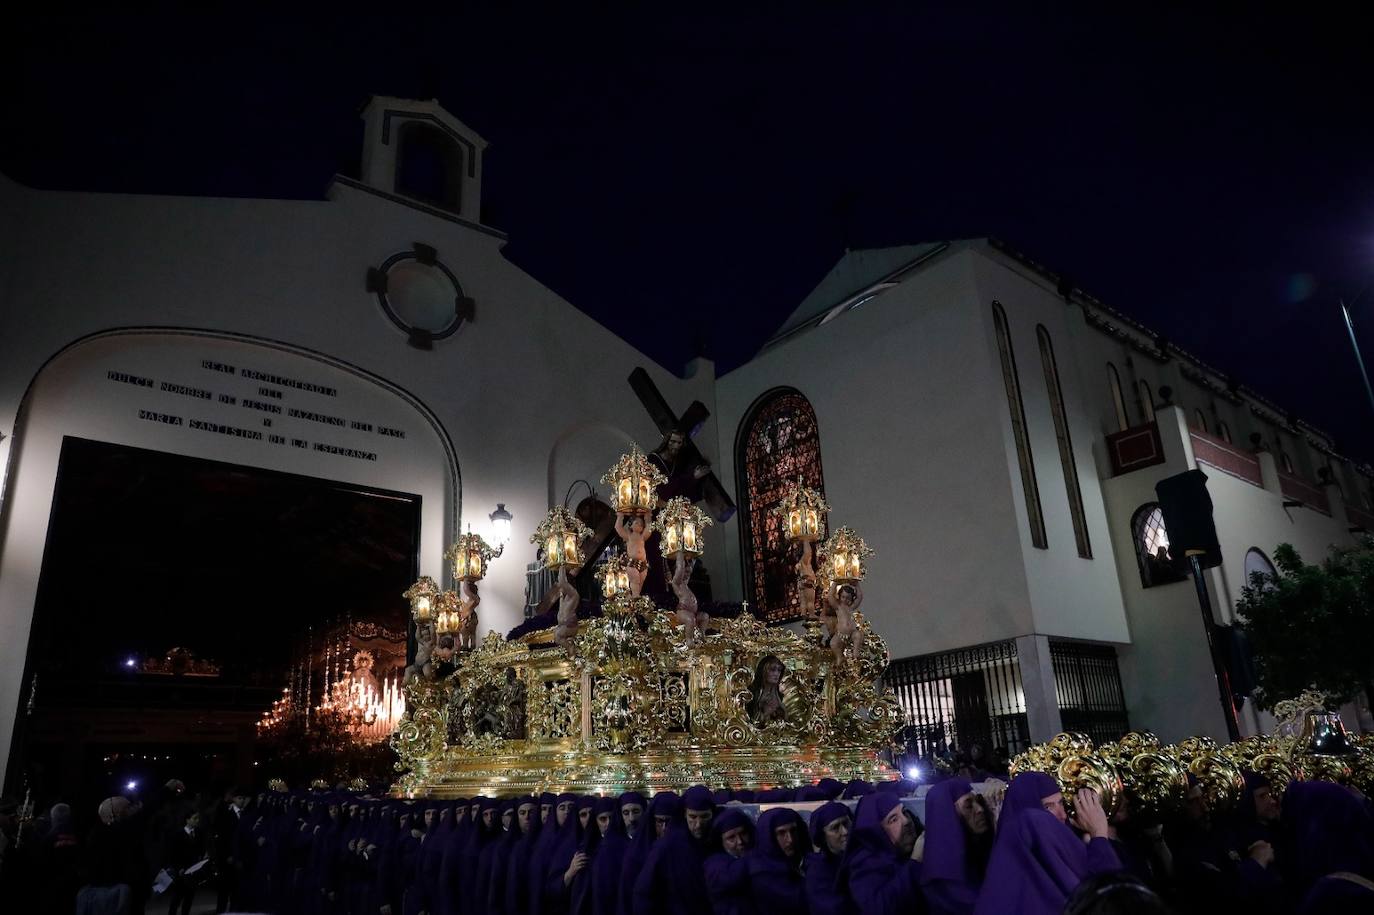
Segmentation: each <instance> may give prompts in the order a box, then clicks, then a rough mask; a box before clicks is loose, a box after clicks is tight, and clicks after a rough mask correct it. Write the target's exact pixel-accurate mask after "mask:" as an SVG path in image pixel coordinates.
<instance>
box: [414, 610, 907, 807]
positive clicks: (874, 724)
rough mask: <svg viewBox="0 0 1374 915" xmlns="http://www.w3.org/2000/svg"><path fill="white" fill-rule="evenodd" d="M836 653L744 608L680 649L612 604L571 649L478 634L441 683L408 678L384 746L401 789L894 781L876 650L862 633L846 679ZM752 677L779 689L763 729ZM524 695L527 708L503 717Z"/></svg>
mask: <svg viewBox="0 0 1374 915" xmlns="http://www.w3.org/2000/svg"><path fill="white" fill-rule="evenodd" d="M831 657H832V656H831V654H830V652H828V651H826V650H825V649H824V648H823V647H822V646H820V645H817V644H815V643H814V642H808V641H806V640H804V639H803V638H801V637H799V636H798V635H796V634H795V633H793V632H791V631H790V630H787V629H783V628H776V627H769V626H766V625H764V624H763V623H761V622H760V621H759V620H757V619H755V618H754V617H753V616H752V615H751V614H748V613H747V612H746V613H742V614H741V615H740V616H739V617H737V618H735V619H731V620H724V621H721V623H720V624H719V631H718V632H716V633H713V634H711V635H710V636H708V637H707V638H706V639H704V640H702V641H700V642H699V643H697V644H693V645H690V646H684V645H683V643H682V640H681V639H680V638H678V637H676V633H675V631H674V629H673V627H672V625H671V621H670V618H669V617H668V615H667V614H666V613H664V612H663V611H661V610H658V609H657V608H655V607H654V606H653V604H652V602H650V601H648V600H647V599H645V598H635V599H631V598H628V597H626V598H624V599H618V600H613V601H611V602H610V604H609V605H608V606H607V607H606V608H605V612H604V615H603V616H602V617H601V618H599V619H595V620H592V621H589V622H588V623H586V624H585V625H583V626H582V627H581V629H580V632H579V633H578V636H577V640H576V646H575V651H574V652H572V654H571V655H569V654H568V653H567V652H565V651H564V650H563V649H562V648H559V647H556V646H553V645H548V644H546V643H543V642H540V641H538V640H531V641H530V642H524V641H515V642H507V641H505V640H504V639H502V638H501V637H500V636H497V635H489V636H488V637H487V638H486V639H485V640H484V641H483V642H482V644H481V646H480V647H479V648H478V649H477V650H475V651H473V652H470V653H468V654H467V655H465V656H464V657H463V659H462V660H461V661H460V663H459V666H458V669H457V670H456V671H455V673H454V674H453V676H452V677H451V678H449V680H448V681H446V682H444V683H442V684H440V683H437V682H430V681H422V682H419V683H417V684H416V688H415V689H414V690H413V691H412V693H411V695H410V696H409V697H408V698H409V699H410V709H411V710H410V713H409V715H408V717H407V719H406V722H405V723H404V724H403V725H402V727H401V728H400V729H399V730H398V731H397V734H396V736H395V737H394V738H393V742H394V743H395V745H396V747H397V750H398V752H399V753H401V756H402V766H403V770H404V771H405V773H406V774H405V776H404V777H403V778H402V779H401V781H400V783H399V784H398V789H399V790H403V791H406V792H409V793H433V794H438V795H443V794H454V795H457V794H470V793H493V792H496V793H511V792H523V791H540V790H568V789H573V790H587V791H598V792H600V791H611V790H625V789H628V788H631V787H638V788H649V789H651V790H656V789H658V788H665V787H669V786H681V785H683V784H687V783H691V782H705V783H709V784H735V785H739V786H742V787H743V786H758V785H787V784H799V783H801V782H802V781H803V780H814V779H817V778H822V777H826V776H831V777H835V778H842V779H850V778H882V777H891V771H890V770H888V769H886V768H885V767H884V766H883V765H882V763H881V762H879V760H878V756H877V752H876V748H878V747H880V746H882V745H883V744H884V743H885V741H886V740H887V739H888V738H889V737H890V735H891V733H892V732H893V731H894V730H895V729H896V727H897V726H898V724H899V723H900V720H899V718H897V717H896V716H895V714H889V710H888V705H887V704H886V703H887V702H888V700H887V698H886V697H884V695H883V694H882V693H881V692H880V691H879V690H878V689H877V687H876V686H875V682H871V681H870V680H869V679H867V678H870V677H871V680H872V681H876V680H877V676H878V674H880V673H881V671H882V669H883V667H885V665H886V660H887V649H886V646H885V645H884V644H883V642H882V640H881V639H878V638H877V637H870V638H869V639H868V640H866V642H865V647H864V651H863V653H862V655H861V657H859V658H857V659H854V662H852V663H851V662H847V663H846V664H845V665H844V669H843V670H841V671H835V670H832V667H833V664H832V662H831ZM761 668H762V669H763V674H764V677H763V681H762V682H764V683H765V684H766V685H767V686H768V688H769V689H770V690H773V691H774V692H772V693H771V694H770V696H771V698H770V703H771V705H770V708H771V709H772V711H771V714H770V715H769V716H768V717H767V720H755V718H754V717H751V713H750V709H751V705H752V706H754V707H757V705H758V703H757V702H756V701H755V696H756V693H758V692H759V691H760V690H759V687H758V686H757V685H756V684H755V681H756V679H758V678H759V676H760V669H761ZM517 693H519V695H517ZM521 697H523V700H524V702H523V714H519V713H517V712H516V711H513V709H515V708H517V707H520V702H519V699H520V698H521ZM892 708H894V709H895V706H892ZM446 736H447V737H448V739H447V740H445V739H444V738H445V737H446ZM865 741H866V743H865Z"/></svg>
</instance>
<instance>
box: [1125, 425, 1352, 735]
mask: <svg viewBox="0 0 1374 915" xmlns="http://www.w3.org/2000/svg"><path fill="white" fill-rule="evenodd" d="M1158 422H1159V429H1160V439H1161V442H1162V444H1163V446H1164V454H1165V457H1166V461H1165V463H1163V464H1159V465H1155V466H1153V467H1149V468H1146V469H1144V470H1138V471H1135V472H1133V473H1128V474H1125V475H1123V476H1119V477H1115V478H1112V479H1109V480H1106V481H1105V482H1104V484H1103V489H1104V492H1105V493H1106V496H1107V510H1108V515H1109V517H1110V518H1111V533H1112V540H1113V543H1114V551H1115V554H1116V564H1117V568H1118V570H1119V572H1120V579H1121V583H1122V593H1123V596H1124V598H1125V602H1126V606H1127V609H1128V613H1129V619H1130V629H1131V644H1130V645H1129V646H1126V647H1123V648H1122V649H1121V650H1120V664H1121V677H1122V686H1123V688H1124V689H1125V692H1126V700H1127V707H1128V708H1129V709H1130V715H1131V725H1132V727H1136V728H1145V729H1148V730H1152V731H1154V732H1155V733H1156V734H1157V735H1159V737H1160V738H1161V739H1163V740H1166V741H1172V740H1178V739H1180V738H1183V737H1187V736H1189V735H1192V734H1206V735H1209V736H1212V737H1214V738H1216V739H1218V740H1222V741H1224V740H1226V739H1227V736H1226V724H1225V719H1224V717H1223V715H1222V712H1221V705H1220V700H1219V698H1218V695H1217V688H1216V678H1215V675H1214V674H1213V670H1212V662H1211V658H1210V657H1209V655H1208V653H1207V643H1206V639H1205V636H1204V634H1203V629H1202V626H1203V623H1202V613H1201V610H1200V609H1199V606H1198V598H1197V592H1196V589H1195V587H1194V585H1193V582H1192V580H1191V579H1189V580H1187V581H1183V582H1177V583H1173V584H1167V585H1156V586H1155V587H1152V588H1148V589H1147V588H1144V587H1142V586H1141V583H1140V572H1139V567H1138V565H1137V560H1136V555H1135V543H1134V540H1133V538H1132V534H1131V518H1132V516H1133V515H1134V514H1135V511H1136V509H1138V508H1139V507H1140V506H1141V505H1143V504H1145V503H1147V502H1154V501H1157V499H1156V496H1155V491H1154V487H1155V484H1156V483H1157V482H1159V480H1161V479H1163V478H1165V477H1168V476H1172V475H1174V474H1177V473H1182V472H1183V471H1185V470H1191V469H1193V468H1195V467H1198V466H1199V465H1198V464H1197V463H1196V461H1195V460H1194V458H1193V452H1192V446H1191V442H1190V440H1189V438H1188V429H1187V417H1186V415H1185V413H1184V412H1183V410H1182V409H1181V408H1178V407H1171V408H1169V407H1166V408H1162V409H1161V410H1160V411H1159V419H1158ZM1200 466H1201V469H1202V471H1203V472H1204V473H1206V474H1207V491H1208V494H1209V495H1210V496H1211V499H1212V507H1213V520H1214V522H1215V524H1216V529H1217V540H1218V542H1219V543H1220V544H1221V554H1222V564H1221V565H1220V566H1219V567H1217V568H1216V569H1212V570H1210V571H1209V573H1208V575H1207V579H1208V586H1209V594H1210V595H1211V602H1212V607H1213V616H1214V618H1215V619H1216V621H1217V622H1219V623H1231V622H1234V621H1235V602H1236V600H1238V599H1239V598H1240V589H1241V587H1243V585H1244V576H1245V554H1246V553H1247V552H1248V551H1249V550H1250V548H1251V547H1258V548H1259V549H1261V550H1263V551H1264V553H1265V554H1266V555H1267V556H1270V557H1271V559H1272V556H1273V549H1274V547H1275V546H1276V545H1278V544H1279V543H1291V544H1293V545H1294V547H1296V548H1297V549H1298V551H1299V552H1300V553H1301V554H1302V555H1303V558H1304V559H1305V560H1307V561H1309V562H1316V561H1319V560H1320V559H1321V558H1323V557H1325V556H1326V554H1327V552H1328V551H1329V549H1330V546H1331V545H1334V544H1345V545H1348V544H1350V543H1352V542H1353V538H1351V536H1350V534H1349V533H1348V531H1346V530H1344V527H1343V524H1342V522H1341V520H1340V519H1339V518H1335V517H1329V516H1327V515H1323V514H1321V513H1320V512H1316V511H1312V510H1311V509H1307V508H1288V509H1285V508H1284V507H1283V500H1282V497H1281V496H1280V495H1278V494H1277V493H1273V492H1270V491H1269V490H1267V489H1264V488H1261V487H1259V486H1254V485H1252V484H1251V483H1249V482H1247V481H1244V480H1241V479H1238V478H1236V477H1233V476H1231V475H1229V474H1226V473H1224V472H1222V471H1220V470H1217V469H1216V468H1213V467H1210V466H1207V465H1205V464H1204V465H1200ZM1241 726H1242V730H1243V731H1246V732H1254V731H1256V730H1260V729H1265V728H1268V727H1271V726H1272V723H1271V722H1270V721H1269V719H1267V718H1264V717H1259V718H1257V717H1256V716H1255V714H1254V710H1253V709H1252V708H1251V707H1250V704H1249V703H1247V706H1246V708H1245V709H1244V710H1243V712H1242V715H1241Z"/></svg>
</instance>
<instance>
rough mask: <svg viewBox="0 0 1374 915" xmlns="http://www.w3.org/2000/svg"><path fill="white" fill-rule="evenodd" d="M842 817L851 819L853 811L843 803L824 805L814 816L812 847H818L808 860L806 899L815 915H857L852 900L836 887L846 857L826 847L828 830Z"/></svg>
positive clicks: (812, 815)
mask: <svg viewBox="0 0 1374 915" xmlns="http://www.w3.org/2000/svg"><path fill="white" fill-rule="evenodd" d="M841 817H845V818H847V817H849V808H848V807H846V806H845V805H844V804H841V803H840V802H839V801H830V802H829V803H826V804H822V805H821V806H819V807H817V808H816V809H815V810H814V811H813V812H812V813H811V823H810V826H811V844H812V845H814V846H815V847H816V850H815V851H813V852H812V853H811V854H809V855H807V856H806V898H807V901H808V902H809V903H810V905H811V915H854V906H853V905H852V904H850V902H849V897H848V896H846V895H845V894H844V893H843V892H841V891H840V889H839V887H838V886H837V885H836V881H837V880H838V879H839V875H840V862H841V861H842V860H843V855H835V854H831V852H830V849H829V847H827V845H826V843H825V827H827V826H829V825H830V824H831V823H833V822H835V821H836V820H838V819H840V818H841Z"/></svg>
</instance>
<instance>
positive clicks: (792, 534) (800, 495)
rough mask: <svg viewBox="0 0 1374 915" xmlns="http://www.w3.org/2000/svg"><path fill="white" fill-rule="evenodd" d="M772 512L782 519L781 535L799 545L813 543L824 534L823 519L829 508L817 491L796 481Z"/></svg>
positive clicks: (799, 480) (798, 480)
mask: <svg viewBox="0 0 1374 915" xmlns="http://www.w3.org/2000/svg"><path fill="white" fill-rule="evenodd" d="M773 511H774V512H775V513H776V514H777V515H778V516H779V517H780V518H781V519H782V535H783V537H784V538H786V539H788V540H796V541H798V542H800V543H815V542H816V541H817V540H820V539H821V535H822V534H824V532H825V518H826V514H827V513H828V512H829V511H830V506H829V505H826V504H825V498H824V497H823V496H822V495H821V494H820V492H818V491H817V490H814V489H812V488H811V487H809V486H806V485H804V484H803V483H802V481H801V479H800V478H798V479H797V483H796V485H795V486H793V487H792V488H791V489H789V490H788V491H787V494H786V495H784V496H783V497H782V501H781V502H779V503H778V505H777V507H776V508H774V509H773Z"/></svg>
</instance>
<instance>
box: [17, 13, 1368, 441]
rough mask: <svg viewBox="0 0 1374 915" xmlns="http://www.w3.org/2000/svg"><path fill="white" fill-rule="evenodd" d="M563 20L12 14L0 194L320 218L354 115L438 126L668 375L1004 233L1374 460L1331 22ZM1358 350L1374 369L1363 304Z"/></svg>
mask: <svg viewBox="0 0 1374 915" xmlns="http://www.w3.org/2000/svg"><path fill="white" fill-rule="evenodd" d="M570 6H572V7H575V8H576V9H575V10H573V11H567V10H565V11H562V12H539V11H538V10H536V9H533V8H526V9H522V10H521V11H519V12H518V13H505V12H491V11H485V12H476V13H474V12H458V11H453V10H456V9H457V5H453V6H445V9H447V10H450V11H449V12H445V13H443V14H429V13H426V12H424V11H423V8H422V5H416V6H389V5H383V6H382V7H380V8H381V9H384V10H386V12H384V13H378V14H375V15H372V16H368V17H363V18H358V17H357V16H349V15H346V14H345V13H344V12H343V11H344V10H345V9H346V7H343V6H340V7H337V9H336V12H335V13H333V14H328V15H326V14H324V13H320V14H318V15H304V14H301V15H296V16H291V17H265V16H259V15H251V14H249V13H247V12H245V9H247V8H246V7H243V6H236V7H226V8H225V9H226V11H225V12H224V13H222V14H218V15H214V14H199V15H197V16H196V17H194V18H191V17H189V16H188V14H184V13H165V14H157V15H154V14H152V13H146V12H145V13H128V12H127V11H125V10H122V9H121V10H120V11H119V12H118V14H115V13H110V12H106V13H92V14H81V15H59V14H34V13H29V14H27V16H28V18H26V19H21V20H19V21H12V23H13V24H12V27H11V31H10V36H9V37H10V41H9V42H8V44H9V46H10V47H9V49H8V52H7V53H6V54H5V55H3V57H4V60H3V63H0V67H2V68H3V70H0V75H3V76H4V82H3V85H5V86H7V87H9V91H8V92H7V93H6V101H7V103H8V104H9V105H10V106H11V110H10V111H9V112H8V113H7V116H6V117H5V118H4V119H3V127H0V168H2V169H3V170H4V171H5V172H6V173H8V174H9V175H11V176H12V177H14V178H17V179H19V180H21V181H24V182H26V183H28V184H31V185H34V186H38V187H51V188H82V189H95V190H108V191H129V192H139V193H182V194H205V195H232V196H262V197H302V198H318V197H319V196H320V195H321V194H322V192H323V190H324V187H325V185H326V184H327V182H328V180H329V178H330V176H331V175H332V174H333V173H334V172H336V171H345V172H347V171H350V170H351V169H352V168H354V167H355V164H356V159H357V148H358V145H359V139H360V123H359V121H358V120H357V110H358V107H359V105H360V104H361V103H362V101H363V100H364V99H365V98H366V96H367V95H368V94H369V93H373V92H376V93H382V94H392V95H402V96H414V97H431V96H434V97H437V98H438V99H439V100H440V101H441V102H442V103H443V104H444V105H445V106H446V107H448V108H449V109H450V110H451V111H453V112H454V113H455V114H457V115H458V117H460V118H461V119H462V120H463V121H465V122H466V123H468V124H469V125H470V126H472V127H473V128H474V129H476V130H478V131H479V132H480V133H482V134H483V135H484V136H485V137H486V138H487V139H488V140H489V141H490V142H491V144H492V145H491V148H490V149H489V151H488V158H487V160H486V184H485V187H484V204H485V210H486V212H485V218H486V221H488V222H489V223H490V224H492V225H495V226H497V227H498V228H501V229H503V230H506V231H508V232H509V233H510V235H511V242H510V244H509V246H508V247H507V249H506V252H507V254H508V256H509V257H510V258H511V259H512V260H514V261H515V262H516V263H518V264H520V265H521V266H522V267H524V268H525V269H526V270H528V271H529V272H530V273H532V274H533V275H534V276H535V277H537V278H538V279H540V280H541V281H543V282H545V283H546V284H547V285H549V286H550V287H552V288H553V289H555V290H557V291H558V292H559V293H561V294H562V295H563V296H565V297H566V298H568V299H569V300H570V301H572V302H573V303H574V304H575V305H577V306H579V307H580V308H582V309H583V310H585V311H586V312H588V313H589V314H591V315H592V316H593V317H595V318H597V319H598V320H600V321H602V322H603V323H605V324H606V325H608V326H609V327H611V328H612V329H614V330H616V331H617V332H619V333H620V334H622V335H623V336H625V337H626V338H628V339H629V340H631V342H633V343H635V344H636V345H638V346H639V347H641V348H642V349H643V350H645V351H646V352H647V353H649V354H650V355H651V356H653V357H655V358H657V359H658V360H660V361H661V362H662V363H663V364H664V365H666V366H668V367H670V368H674V369H676V368H679V367H680V366H681V364H682V363H683V362H685V360H687V359H688V358H690V357H691V356H693V355H694V354H696V353H697V352H704V353H706V354H707V355H710V356H712V357H714V358H715V359H716V360H717V362H718V363H719V365H720V367H721V368H722V369H728V368H730V367H733V366H735V365H738V364H739V363H740V362H742V361H744V360H746V359H747V358H748V357H749V356H750V355H751V354H752V353H753V352H754V351H755V350H756V349H757V347H758V346H759V345H760V344H761V342H762V341H763V340H764V339H765V338H766V337H767V336H768V335H769V333H770V332H771V331H772V330H774V329H775V328H776V327H777V326H778V324H779V323H780V322H781V320H782V319H783V318H784V317H785V316H786V315H787V314H788V313H789V312H790V311H791V310H792V309H793V308H794V307H795V306H796V304H797V303H798V301H800V299H801V298H802V297H803V296H804V295H805V294H806V293H807V292H808V291H809V290H810V288H811V287H812V286H813V285H814V284H815V283H816V282H817V281H818V280H819V279H820V277H821V276H823V275H824V274H825V272H826V271H827V270H828V269H829V267H830V266H831V265H832V264H833V262H834V261H835V260H836V258H838V257H839V255H840V254H841V252H842V251H843V248H844V247H845V245H850V246H853V247H865V246H881V245H891V244H902V243H910V242H919V241H929V240H938V239H948V238H958V237H971V236H981V235H994V236H997V237H999V238H1002V239H1003V240H1005V241H1006V242H1008V243H1009V244H1011V245H1012V246H1013V247H1015V248H1017V249H1019V250H1021V251H1023V252H1025V253H1026V254H1028V255H1029V256H1031V257H1033V258H1035V259H1036V260H1039V261H1040V262H1041V263H1044V264H1045V265H1047V266H1048V267H1050V268H1051V269H1054V270H1056V271H1058V272H1061V273H1063V274H1066V275H1068V276H1069V277H1071V278H1072V279H1073V280H1074V281H1075V282H1076V283H1077V284H1078V285H1079V286H1081V287H1082V288H1083V289H1085V290H1086V291H1088V292H1089V293H1091V294H1093V295H1095V296H1097V297H1098V298H1100V299H1102V300H1104V301H1105V302H1107V303H1109V304H1111V305H1113V306H1115V307H1117V308H1119V309H1120V310H1122V311H1124V312H1126V313H1127V314H1130V315H1132V316H1134V317H1135V318H1137V319H1138V320H1140V321H1142V322H1144V323H1145V324H1147V325H1148V326H1150V327H1151V328H1153V329H1155V330H1157V331H1159V332H1161V333H1163V334H1164V335H1165V336H1167V337H1168V338H1169V339H1171V340H1173V341H1175V342H1177V343H1178V344H1180V345H1182V346H1183V347H1185V348H1186V349H1189V350H1191V351H1192V352H1194V353H1195V354H1197V355H1199V356H1200V357H1202V358H1203V359H1204V360H1206V361H1208V362H1211V363H1212V364H1214V365H1215V366H1216V367H1218V368H1219V369H1222V370H1223V371H1229V372H1232V373H1234V374H1235V375H1237V376H1238V377H1239V378H1240V379H1241V380H1242V381H1244V382H1247V383H1249V384H1251V385H1252V386H1253V387H1255V388H1256V389H1258V390H1259V391H1261V392H1262V393H1264V394H1266V395H1267V396H1268V397H1270V398H1271V399H1273V400H1275V401H1276V402H1278V403H1279V404H1280V405H1281V406H1284V407H1287V408H1291V409H1293V410H1295V411H1296V412H1297V413H1298V414H1299V415H1301V416H1303V417H1304V418H1307V419H1309V420H1311V421H1313V422H1315V423H1316V424H1317V425H1319V426H1321V427H1323V428H1325V429H1326V430H1327V431H1329V432H1331V433H1332V434H1334V435H1335V436H1336V438H1337V445H1338V447H1339V448H1341V449H1342V450H1344V451H1347V452H1349V453H1352V454H1354V455H1358V456H1360V457H1363V458H1366V459H1368V458H1374V412H1371V408H1370V406H1369V404H1368V403H1367V402H1366V401H1365V399H1364V396H1363V392H1362V389H1361V383H1360V381H1359V375H1358V371H1357V368H1356V365H1355V361H1354V357H1353V355H1352V351H1351V348H1350V344H1349V340H1348V338H1347V337H1346V336H1345V330H1344V326H1343V325H1342V323H1341V320H1340V315H1339V310H1338V308H1337V305H1336V302H1337V299H1338V297H1340V296H1344V297H1346V298H1347V299H1349V298H1352V297H1354V296H1355V295H1356V294H1357V293H1358V292H1359V291H1360V290H1361V289H1362V288H1363V287H1364V286H1365V285H1366V284H1367V283H1368V282H1369V281H1370V280H1374V117H1372V115H1374V110H1372V109H1374V104H1372V103H1371V99H1374V93H1371V91H1370V90H1371V87H1374V55H1371V53H1370V52H1371V47H1370V43H1369V41H1368V39H1367V36H1368V35H1369V34H1370V32H1369V22H1368V21H1366V20H1364V19H1361V18H1358V17H1359V16H1360V14H1359V13H1358V12H1354V11H1353V10H1354V6H1353V5H1351V6H1350V7H1349V9H1351V10H1352V11H1351V12H1348V13H1340V12H1335V13H1333V12H1329V11H1328V12H1322V11H1318V10H1315V9H1307V8H1304V9H1302V10H1301V11H1299V12H1296V13H1288V14H1285V15H1282V16H1279V15H1269V16H1265V17H1263V18H1256V15H1257V14H1228V13H1224V12H1219V11H1203V12H1198V11H1197V10H1194V9H1190V8H1185V7H1177V8H1174V7H1169V6H1163V5H1161V7H1160V8H1159V9H1149V10H1146V9H1145V8H1143V7H1140V8H1137V9H1138V10H1139V13H1138V15H1127V14H1123V13H1113V12H1104V11H1100V10H1094V9H1089V8H1088V7H1086V6H1085V7H1084V8H1082V9H1077V10H1072V9H1068V8H1061V9H1060V10H1058V11H1055V12H1045V11H1044V10H1041V9H1036V10H1031V11H1027V10H1025V9H1018V10H1013V9H1010V8H1008V9H1001V10H999V9H996V8H993V7H981V8H979V9H978V10H975V11H958V12H953V11H949V10H936V9H930V10H921V9H914V8H907V7H908V5H906V4H901V5H898V4H884V5H880V6H873V7H868V8H867V11H861V10H858V8H857V7H856V5H853V4H827V5H822V6H817V7H814V8H808V7H806V6H804V5H787V4H778V5H776V6H773V7H770V11H767V12H754V13H744V14H741V13H737V12H735V13H729V14H722V15H710V14H704V13H701V12H694V13H692V14H687V13H681V14H672V13H666V12H661V11H658V12H652V13H648V12H635V13H621V14H615V15H612V14H599V15H598V16H597V17H596V18H588V16H586V15H585V14H584V13H583V12H582V7H584V6H585V5H584V4H575V5H570ZM645 6H662V5H661V4H646V5H645ZM1307 6H1310V7H1316V6H1317V5H1315V4H1312V5H1307ZM691 8H692V9H694V10H698V9H700V8H699V7H698V6H695V5H693V6H692V7H691ZM675 313H676V314H681V315H683V318H682V319H681V320H680V321H672V320H669V319H668V318H666V317H665V316H666V315H670V314H675ZM1355 319H1356V322H1357V328H1362V333H1363V337H1362V342H1363V343H1364V344H1365V346H1366V348H1367V349H1369V350H1371V351H1374V330H1370V328H1374V292H1371V293H1369V294H1368V295H1367V296H1365V298H1364V299H1362V300H1361V301H1360V302H1359V304H1358V307H1357V308H1356V314H1355ZM1371 355H1374V352H1372V353H1371Z"/></svg>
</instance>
